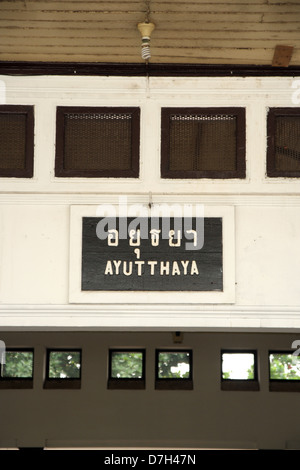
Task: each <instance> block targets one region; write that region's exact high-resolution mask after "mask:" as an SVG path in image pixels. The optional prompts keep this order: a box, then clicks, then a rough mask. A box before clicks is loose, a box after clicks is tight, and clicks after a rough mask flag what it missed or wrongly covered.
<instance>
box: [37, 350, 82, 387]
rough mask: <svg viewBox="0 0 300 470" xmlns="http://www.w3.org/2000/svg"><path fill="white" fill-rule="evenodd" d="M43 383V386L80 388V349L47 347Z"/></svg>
mask: <svg viewBox="0 0 300 470" xmlns="http://www.w3.org/2000/svg"><path fill="white" fill-rule="evenodd" d="M44 385H45V388H80V387H81V350H79V349H51V350H50V349H49V350H48V351H47V364H46V380H45V384H44Z"/></svg>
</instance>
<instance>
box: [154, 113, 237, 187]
mask: <svg viewBox="0 0 300 470" xmlns="http://www.w3.org/2000/svg"><path fill="white" fill-rule="evenodd" d="M245 176H246V168H245V109H244V108H208V109H206V108H163V109H162V111H161V177H162V178H245Z"/></svg>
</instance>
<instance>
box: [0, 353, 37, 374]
mask: <svg viewBox="0 0 300 470" xmlns="http://www.w3.org/2000/svg"><path fill="white" fill-rule="evenodd" d="M32 373H33V352H32V351H6V357H5V364H4V365H3V368H2V377H3V378H31V377H32Z"/></svg>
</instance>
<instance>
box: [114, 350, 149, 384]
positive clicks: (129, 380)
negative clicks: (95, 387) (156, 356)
mask: <svg viewBox="0 0 300 470" xmlns="http://www.w3.org/2000/svg"><path fill="white" fill-rule="evenodd" d="M115 352H120V353H141V354H142V377H141V378H135V377H112V375H111V372H112V370H111V369H112V367H111V366H112V355H113V353H115ZM145 387H146V349H144V348H110V349H109V351H108V378H107V388H108V389H110V390H132V389H133V390H144V389H145Z"/></svg>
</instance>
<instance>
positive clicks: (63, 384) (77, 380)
mask: <svg viewBox="0 0 300 470" xmlns="http://www.w3.org/2000/svg"><path fill="white" fill-rule="evenodd" d="M51 352H70V353H71V352H79V353H80V369H79V377H65V378H59V377H49V370H50V354H51ZM81 372H82V349H81V348H77V347H76V348H47V349H46V367H45V379H44V388H46V389H57V388H58V389H80V388H81V377H82V373H81Z"/></svg>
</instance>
